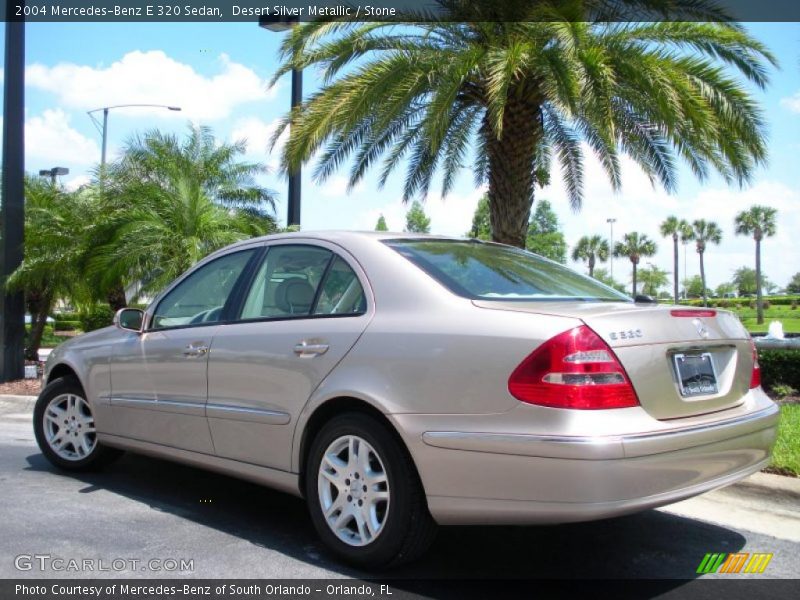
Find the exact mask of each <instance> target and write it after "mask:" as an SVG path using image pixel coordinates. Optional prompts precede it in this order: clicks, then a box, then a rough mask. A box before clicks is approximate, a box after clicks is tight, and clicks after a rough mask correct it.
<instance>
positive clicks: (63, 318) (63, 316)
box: [50, 312, 81, 321]
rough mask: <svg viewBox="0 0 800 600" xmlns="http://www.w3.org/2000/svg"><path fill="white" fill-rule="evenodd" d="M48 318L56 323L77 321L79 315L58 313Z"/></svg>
mask: <svg viewBox="0 0 800 600" xmlns="http://www.w3.org/2000/svg"><path fill="white" fill-rule="evenodd" d="M50 316H51V317H53V318H54V319H55V320H56V321H78V320H80V318H81V316H80V314H79V313H76V312H59V313H55V314H52V315H50Z"/></svg>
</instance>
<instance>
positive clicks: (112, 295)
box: [106, 283, 128, 313]
mask: <svg viewBox="0 0 800 600" xmlns="http://www.w3.org/2000/svg"><path fill="white" fill-rule="evenodd" d="M106 299H107V300H108V305H109V306H110V307H111V311H112V312H114V313H116V312H117V311H118V310H119V309H121V308H125V307H126V306H127V305H128V304H127V301H126V300H125V288H124V287H122V284H121V283H116V284H114V285H113V286H112V287H111V289H110V290H108V293H107V294H106Z"/></svg>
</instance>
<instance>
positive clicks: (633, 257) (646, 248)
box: [614, 231, 657, 298]
mask: <svg viewBox="0 0 800 600" xmlns="http://www.w3.org/2000/svg"><path fill="white" fill-rule="evenodd" d="M656 249H657V246H656V243H655V242H654V241H653V240H651V239H650V238H649V237H647V236H646V235H645V234H643V233H639V232H638V231H632V232H630V233H626V234H625V235H624V236H623V237H622V241H621V242H617V243H616V244H614V256H616V257H618V258H619V257H622V256H626V257H628V259H629V260H630V261H631V265H632V267H633V275H632V276H631V281H632V282H633V293H632V294H631V296H633V297H634V298H635V297H636V267H637V265H638V264H639V261H640V260H641V258H642V257H643V256H653V255H654V254H655V253H656Z"/></svg>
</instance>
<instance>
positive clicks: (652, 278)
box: [638, 263, 669, 297]
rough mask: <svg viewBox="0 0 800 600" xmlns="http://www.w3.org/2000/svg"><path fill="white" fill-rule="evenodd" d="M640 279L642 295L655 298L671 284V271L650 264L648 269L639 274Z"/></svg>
mask: <svg viewBox="0 0 800 600" xmlns="http://www.w3.org/2000/svg"><path fill="white" fill-rule="evenodd" d="M638 278H639V280H640V281H641V282H642V293H643V294H647V295H648V296H653V297H655V296H656V295H657V294H658V290H659V289H661V288H662V287H664V286H665V285H667V283H668V282H669V271H664V270H663V269H659V268H658V267H657V266H655V265H654V264H650V263H648V268H646V269H642V270H641V271H639V272H638Z"/></svg>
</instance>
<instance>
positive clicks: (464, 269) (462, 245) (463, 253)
mask: <svg viewBox="0 0 800 600" xmlns="http://www.w3.org/2000/svg"><path fill="white" fill-rule="evenodd" d="M384 243H385V244H386V245H388V246H389V247H391V248H393V249H394V250H396V251H397V252H398V253H400V254H401V255H402V256H404V257H405V258H407V259H408V260H409V261H411V262H412V263H414V264H415V265H417V266H418V267H419V268H421V269H422V270H424V271H425V272H427V273H428V274H429V275H431V276H432V277H433V278H434V279H436V280H437V281H439V283H441V284H442V285H444V286H445V287H447V288H448V289H449V290H450V291H452V292H453V293H455V294H458V295H459V296H464V297H466V298H472V299H475V300H505V301H508V300H524V301H532V300H540V301H544V300H572V301H595V302H629V301H630V298H628V297H627V296H625V295H624V294H620V293H619V292H617V291H616V290H614V289H612V288H610V287H608V286H606V285H603V284H602V283H600V282H599V281H597V280H595V279H592V278H590V277H586V276H584V275H581V274H579V273H576V272H575V271H572V270H571V269H568V268H567V267H564V266H562V265H560V264H558V263H555V262H553V261H549V260H546V259H544V258H541V257H539V256H537V255H535V254H532V253H530V252H526V251H524V250H519V249H516V248H510V247H508V246H501V245H499V244H488V243H482V242H476V241H463V242H462V241H458V240H387V241H385V242H384Z"/></svg>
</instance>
